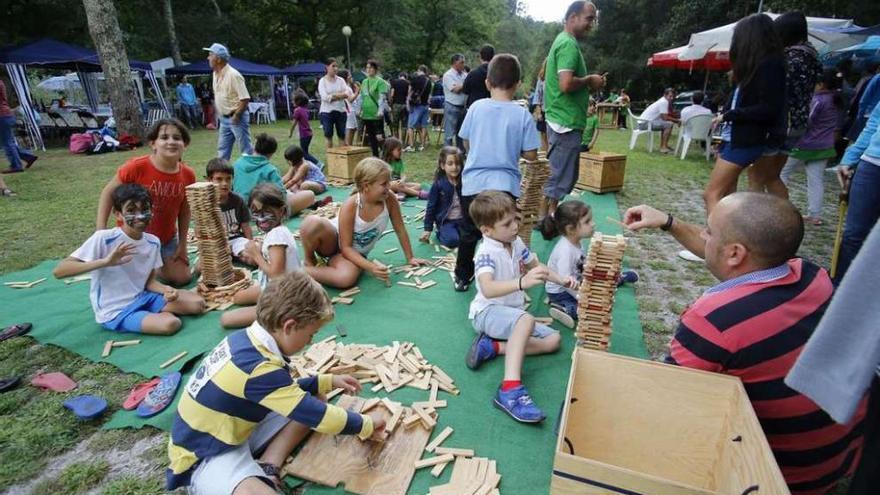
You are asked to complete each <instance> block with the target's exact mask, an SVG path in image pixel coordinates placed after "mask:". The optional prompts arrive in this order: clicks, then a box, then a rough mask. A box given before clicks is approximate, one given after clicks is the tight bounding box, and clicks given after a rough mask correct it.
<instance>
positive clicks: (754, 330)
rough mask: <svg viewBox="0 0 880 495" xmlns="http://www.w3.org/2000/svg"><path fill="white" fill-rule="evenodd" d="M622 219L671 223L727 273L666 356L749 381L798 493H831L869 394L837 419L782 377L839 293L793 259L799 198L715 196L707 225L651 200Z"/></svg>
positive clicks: (646, 224) (684, 319)
mask: <svg viewBox="0 0 880 495" xmlns="http://www.w3.org/2000/svg"><path fill="white" fill-rule="evenodd" d="M624 223H625V224H626V225H627V226H628V227H629V229H631V230H640V229H643V228H660V229H662V230H665V231H668V232H669V233H671V234H672V235H673V237H675V239H676V240H677V241H679V242H680V243H681V244H682V245H683V246H684V247H685V248H687V249H689V250H690V251H691V252H693V253H695V254H697V255H698V256H700V257H702V258H703V259H705V260H706V266H707V268H708V269H709V271H711V272H712V274H713V275H714V276H715V277H716V278H718V280H720V281H721V282H720V283H719V284H717V285H715V286H714V287H712V288H710V289H708V290H707V291H706V292H704V293H703V295H702V296H701V297H700V298H699V299H697V300H696V301H695V302H694V303H693V304H691V305H690V307H688V308H687V309H686V310H685V311H684V313H682V315H681V322H680V324H679V327H678V329H677V330H676V332H675V336H674V338H673V340H672V343H671V344H670V349H669V351H670V352H669V356H668V357H667V358H666V361H667V362H668V363H671V364H677V365H680V366H685V367H688V368H696V369H701V370H706V371H714V372H717V373H724V374H728V375H733V376H738V377H739V378H740V379H741V380H742V381H743V384H744V385H745V389H746V392H747V393H748V395H749V399H750V400H751V402H752V406H753V407H754V409H755V413H756V414H757V416H758V419H759V420H760V422H761V427H762V428H763V429H764V434H765V435H767V440H768V442H769V443H770V447H771V449H772V450H773V453H774V455H775V457H776V461H777V463H778V464H779V467H780V469H781V470H782V474H783V476H784V477H785V481H786V483H788V487H789V489H790V490H791V492H792V493H793V494H797V495H812V494H816V495H818V494H822V493H825V492H827V491H828V490H829V489H830V488H832V487H833V486H834V485H835V484H836V483H837V481H839V480H840V479H841V478H842V477H844V476H846V475H848V474H851V473H852V471H853V469H854V468H855V466H856V464H857V461H858V458H859V456H860V454H861V450H862V420H863V419H864V416H865V401H863V402H862V404H861V406H860V408H859V412H858V413H857V414H856V416H855V417H854V418H853V419H852V420H851V421H850V422H849V423H847V424H844V425H840V424H837V423H835V422H834V420H832V419H831V417H830V416H828V414H826V413H825V412H824V411H822V410H821V409H820V408H819V407H818V406H817V405H816V404H815V403H814V402H813V401H811V400H810V399H809V398H807V397H806V396H804V395H802V394H800V393H798V392H796V391H795V390H793V389H791V388H789V387H788V386H787V385H786V384H785V383H784V381H783V380H784V379H785V376H786V375H787V374H788V371H789V370H790V369H791V367H792V366H794V363H795V360H796V359H797V357H798V355H799V354H800V352H801V350H802V349H803V346H804V344H806V343H807V340H808V339H809V337H810V335H811V334H812V333H813V330H814V329H815V328H816V325H818V323H819V320H820V319H821V318H822V315H823V314H824V312H825V309H826V307H827V306H828V302H829V301H830V300H831V296H832V293H833V288H832V285H831V279H830V278H829V277H828V273H827V272H826V271H825V270H824V269H823V268H820V267H818V266H816V265H814V264H813V263H811V262H809V261H807V260H805V259H802V258H797V257H796V255H797V251H798V248H799V247H800V244H801V241H802V240H803V236H804V224H803V220H802V218H801V215H800V213H799V212H798V211H797V209H796V208H795V207H794V205H792V204H791V203H790V202H789V201H788V200H785V199H781V198H778V197H775V196H771V195H768V194H761V193H751V192H740V193H735V194H732V195H730V196H727V197H726V198H724V199H723V200H722V201H721V202H719V203H718V206H717V207H716V208H715V209H713V210H712V213H711V214H710V215H709V218H708V225H707V226H706V227H700V226H697V225H692V224H688V223H685V222H682V221H680V220H678V219H676V218H674V217H673V216H672V215H670V214H668V213H663V212H660V211H658V210H656V209H654V208H652V207H650V206H645V205H642V206H636V207H633V208H630V209H629V210H627V211H626V213H625V214H624Z"/></svg>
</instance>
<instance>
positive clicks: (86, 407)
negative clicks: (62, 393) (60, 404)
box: [64, 395, 107, 421]
mask: <svg viewBox="0 0 880 495" xmlns="http://www.w3.org/2000/svg"><path fill="white" fill-rule="evenodd" d="M64 407H66V408H68V409H70V410H71V411H73V414H75V415H76V417H77V418H79V419H82V420H84V421H88V420H91V419H95V418H97V417H98V416H100V415H101V414H102V413H103V412H104V411H106V410H107V401H106V400H104V399H102V398H100V397H97V396H95V395H77V396H76V397H72V398H70V399H67V400H66V401H64Z"/></svg>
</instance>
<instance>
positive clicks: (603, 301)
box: [575, 232, 626, 351]
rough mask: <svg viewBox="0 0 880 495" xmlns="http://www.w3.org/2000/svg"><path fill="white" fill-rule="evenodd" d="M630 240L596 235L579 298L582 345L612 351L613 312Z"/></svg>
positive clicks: (591, 246) (578, 332) (587, 261)
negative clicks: (609, 346)
mask: <svg viewBox="0 0 880 495" xmlns="http://www.w3.org/2000/svg"><path fill="white" fill-rule="evenodd" d="M625 249H626V239H624V237H623V236H622V235H616V236H607V235H602V233H601V232H596V233H595V234H593V238H592V240H591V241H590V251H589V252H588V253H587V257H586V259H585V260H584V272H583V281H582V282H581V287H580V292H579V296H578V325H577V330H576V331H575V333H576V335H577V338H578V344H579V345H580V346H582V347H587V348H590V349H597V350H602V351H605V350H608V344H609V342H610V340H611V309H612V307H613V306H614V294H615V292H616V291H617V278H618V276H619V275H620V265H621V262H622V261H623V252H624V250H625Z"/></svg>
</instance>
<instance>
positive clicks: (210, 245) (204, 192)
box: [186, 182, 235, 287]
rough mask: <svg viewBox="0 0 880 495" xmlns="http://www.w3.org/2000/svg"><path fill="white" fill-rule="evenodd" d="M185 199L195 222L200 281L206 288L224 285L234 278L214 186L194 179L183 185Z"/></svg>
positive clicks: (217, 195)
mask: <svg viewBox="0 0 880 495" xmlns="http://www.w3.org/2000/svg"><path fill="white" fill-rule="evenodd" d="M186 200H187V201H188V202H189V208H190V210H191V211H192V218H193V220H194V221H195V224H196V227H195V236H196V239H197V242H198V248H199V260H200V262H201V269H202V280H203V281H204V283H205V285H207V286H209V287H216V286H225V285H229V284H231V283H233V282H234V281H235V275H234V273H233V271H232V257H231V256H230V254H229V241H228V240H227V238H226V225H224V223H223V219H222V214H221V212H220V203H219V201H220V199H219V194H218V193H217V186H215V185H214V184H213V183H211V182H196V183H194V184H190V185H188V186H186Z"/></svg>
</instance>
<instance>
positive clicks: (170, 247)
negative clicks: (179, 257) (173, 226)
mask: <svg viewBox="0 0 880 495" xmlns="http://www.w3.org/2000/svg"><path fill="white" fill-rule="evenodd" d="M178 243H179V241H178V239H177V234H174V237H172V238H171V240H170V241H168V242H166V243H165V244H162V248H161V249H160V251H159V254H161V255H162V260H163V261H164V260H165V259H168V258H170V257H172V256H174V253H175V252H176V251H177V246H178V245H179V244H178Z"/></svg>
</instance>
